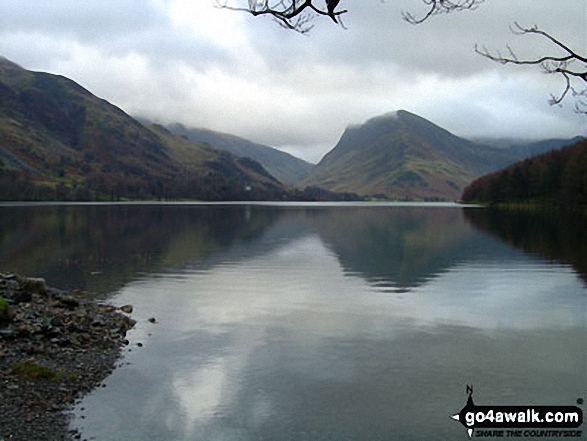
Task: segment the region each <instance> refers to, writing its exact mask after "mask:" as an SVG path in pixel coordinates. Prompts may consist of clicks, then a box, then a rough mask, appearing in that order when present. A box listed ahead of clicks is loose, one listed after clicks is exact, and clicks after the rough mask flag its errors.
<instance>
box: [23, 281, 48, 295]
mask: <svg viewBox="0 0 587 441" xmlns="http://www.w3.org/2000/svg"><path fill="white" fill-rule="evenodd" d="M21 287H22V289H23V290H25V291H29V292H32V293H34V294H41V295H45V294H47V282H46V281H45V279H42V278H40V277H28V278H24V279H23V281H22V283H21Z"/></svg>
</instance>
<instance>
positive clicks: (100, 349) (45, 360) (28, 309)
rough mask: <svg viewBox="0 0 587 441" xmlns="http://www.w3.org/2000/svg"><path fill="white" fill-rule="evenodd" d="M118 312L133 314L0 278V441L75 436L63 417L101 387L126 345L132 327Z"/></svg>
mask: <svg viewBox="0 0 587 441" xmlns="http://www.w3.org/2000/svg"><path fill="white" fill-rule="evenodd" d="M121 309H122V311H121ZM123 312H127V313H129V312H132V308H131V307H130V306H128V305H127V306H125V307H123V308H120V309H118V308H115V307H113V306H109V305H100V304H97V303H96V302H94V301H92V300H89V299H88V296H87V295H86V294H85V293H83V292H81V291H75V290H74V291H71V292H65V291H61V290H58V289H54V288H50V287H47V285H46V283H45V281H44V280H43V279H33V278H26V277H23V276H19V275H15V274H0V441H8V440H11V441H12V440H23V441H24V440H27V441H32V440H51V441H53V440H72V439H80V438H81V436H80V434H79V433H76V432H75V431H70V430H69V428H68V422H69V415H68V411H70V410H71V409H72V406H73V404H74V403H75V401H76V400H77V399H79V398H81V397H82V396H83V395H84V394H86V393H88V392H89V391H90V390H92V389H93V388H95V387H99V386H101V382H102V381H103V380H104V379H105V378H106V377H107V376H108V375H109V374H110V373H111V372H112V370H113V369H114V366H115V364H116V361H117V359H118V358H119V356H120V353H121V349H122V347H124V346H125V345H127V344H128V340H126V332H127V331H128V330H129V329H131V328H132V327H133V326H134V324H135V322H134V320H132V319H131V318H129V317H128V316H127V315H125V314H124V313H123Z"/></svg>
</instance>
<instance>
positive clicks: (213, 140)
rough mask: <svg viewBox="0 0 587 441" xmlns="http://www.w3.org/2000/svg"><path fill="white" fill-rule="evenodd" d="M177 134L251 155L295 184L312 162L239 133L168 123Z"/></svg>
mask: <svg viewBox="0 0 587 441" xmlns="http://www.w3.org/2000/svg"><path fill="white" fill-rule="evenodd" d="M168 129H169V130H171V131H172V132H173V133H177V134H179V135H183V136H186V137H187V138H188V139H190V140H191V141H198V142H204V143H207V144H210V146H212V147H213V148H215V149H220V150H225V151H228V152H231V153H233V154H235V155H237V156H239V157H249V158H251V159H254V160H255V161H257V162H259V163H260V164H261V165H263V167H265V169H266V170H267V171H268V172H269V173H271V174H272V175H273V176H275V177H276V178H277V179H279V180H280V181H281V182H283V183H285V184H290V185H292V184H295V183H297V182H299V181H300V180H301V179H303V178H304V177H305V176H306V175H307V174H308V172H309V171H310V169H311V168H312V167H313V165H312V164H310V163H308V162H306V161H303V160H301V159H299V158H296V157H295V156H292V155H290V154H289V153H285V152H282V151H279V150H277V149H274V148H273V147H269V146H266V145H262V144H257V143H254V142H252V141H249V140H247V139H244V138H240V137H238V136H234V135H229V134H227V133H220V132H214V131H212V130H206V129H195V128H187V127H185V126H183V125H181V124H173V125H170V126H168Z"/></svg>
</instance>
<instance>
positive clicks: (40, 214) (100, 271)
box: [0, 204, 587, 441]
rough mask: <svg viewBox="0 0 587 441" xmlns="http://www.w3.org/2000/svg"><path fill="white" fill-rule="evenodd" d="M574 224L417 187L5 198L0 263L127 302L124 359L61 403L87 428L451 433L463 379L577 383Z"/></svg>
mask: <svg viewBox="0 0 587 441" xmlns="http://www.w3.org/2000/svg"><path fill="white" fill-rule="evenodd" d="M584 225H585V223H584V220H573V219H571V218H569V217H568V216H565V217H560V216H539V215H537V214H532V213H517V214H516V213H496V212H493V211H491V210H487V209H480V208H462V207H458V206H451V205H422V204H396V205H393V204H371V205H366V204H326V205H313V204H299V205H288V204H256V205H255V204H254V205H250V204H249V205H247V204H235V205H190V204H184V205H182V204H177V205H81V206H79V205H75V206H67V205H65V206H51V205H41V206H0V270H1V271H17V272H21V273H25V274H27V275H31V276H33V275H34V276H40V277H45V278H47V280H48V282H49V283H51V284H53V285H57V286H61V287H66V288H83V289H86V290H91V291H93V292H95V293H96V294H95V295H96V296H97V297H98V299H102V300H106V301H108V302H110V303H113V304H115V305H118V306H120V305H123V304H132V305H133V306H134V309H135V311H134V313H133V317H134V318H135V319H136V320H138V324H137V326H136V328H135V329H134V330H133V331H131V332H130V333H129V338H130V340H131V344H130V345H129V347H128V348H127V350H125V352H124V358H123V359H122V360H121V363H120V367H119V368H118V369H116V370H115V372H114V373H113V374H112V375H111V376H110V377H109V378H108V379H107V380H106V381H105V384H106V387H104V388H100V389H97V390H96V391H94V392H93V393H92V394H90V395H89V396H87V397H86V398H85V399H84V400H83V401H82V402H81V403H80V404H79V405H78V406H77V408H76V410H75V417H74V420H73V422H72V427H75V428H78V429H80V431H81V432H82V434H83V437H84V438H88V439H95V440H116V441H124V440H145V441H148V440H237V441H238V440H402V441H409V440H463V441H464V440H466V439H467V435H466V433H465V430H464V428H463V426H461V425H460V424H458V423H457V422H455V421H452V420H451V419H450V418H449V415H451V414H453V413H456V412H458V411H459V410H460V409H461V408H462V407H463V406H464V404H465V402H466V397H467V396H466V393H465V385H466V384H471V383H472V384H473V385H474V390H475V393H474V398H475V402H476V404H482V405H483V404H485V405H491V404H495V405H508V404H509V405H527V404H535V405H575V404H576V402H577V399H578V398H585V399H587V327H586V325H587V316H586V312H587V311H586V305H587V303H586V302H587V288H586V286H587V285H586V280H587V264H586V261H587V238H586V233H585V228H584ZM151 317H155V318H156V320H157V323H155V324H152V323H150V322H149V321H148V319H149V318H151ZM137 343H142V345H143V346H142V347H139V346H137ZM517 439H520V438H517Z"/></svg>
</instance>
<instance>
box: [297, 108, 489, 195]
mask: <svg viewBox="0 0 587 441" xmlns="http://www.w3.org/2000/svg"><path fill="white" fill-rule="evenodd" d="M480 150H481V149H480V147H479V146H478V145H476V144H474V143H472V142H470V141H467V140H464V139H462V138H458V137H456V136H454V135H452V134H451V133H449V132H447V131H446V130H444V129H441V128H440V127H438V126H436V125H434V124H432V123H431V122H429V121H427V120H425V119H424V118H421V117H419V116H416V115H413V114H411V113H409V112H406V111H403V110H400V111H398V112H396V113H390V114H386V115H383V116H379V117H376V118H373V119H370V120H369V121H367V122H366V123H364V124H362V125H360V126H352V127H349V128H347V129H346V131H345V132H344V133H343V135H342V137H341V139H340V141H339V142H338V144H337V145H336V147H334V149H332V150H331V151H330V152H329V153H328V154H327V155H326V156H325V157H324V158H323V159H322V161H320V163H319V164H318V165H317V166H316V167H315V168H314V169H313V170H312V172H310V174H309V176H308V178H307V179H305V180H303V181H302V182H303V184H305V185H315V186H318V187H324V188H326V189H328V190H333V191H354V192H356V193H359V194H362V195H382V196H386V197H437V198H457V197H458V196H459V195H460V193H461V191H462V188H463V187H464V186H465V185H466V184H467V183H469V182H470V181H471V180H472V179H473V178H474V177H475V176H478V175H479V174H481V173H482V172H483V171H484V169H485V170H490V169H491V167H493V166H494V163H495V162H499V158H498V159H497V161H496V158H491V157H489V156H488V155H487V156H486V157H483V154H482V153H481V152H480Z"/></svg>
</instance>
